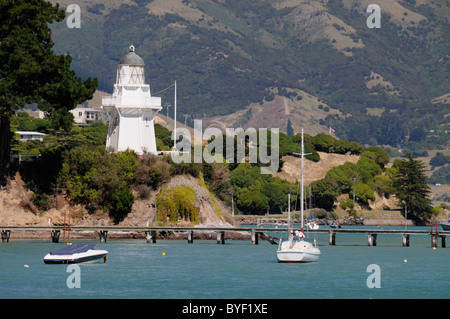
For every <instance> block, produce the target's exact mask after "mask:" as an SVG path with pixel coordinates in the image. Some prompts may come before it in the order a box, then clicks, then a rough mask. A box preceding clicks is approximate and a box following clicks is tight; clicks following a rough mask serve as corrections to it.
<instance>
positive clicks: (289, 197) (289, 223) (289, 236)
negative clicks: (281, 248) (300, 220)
mask: <svg viewBox="0 0 450 319" xmlns="http://www.w3.org/2000/svg"><path fill="white" fill-rule="evenodd" d="M288 234H289V235H288V240H292V232H291V193H289V194H288Z"/></svg>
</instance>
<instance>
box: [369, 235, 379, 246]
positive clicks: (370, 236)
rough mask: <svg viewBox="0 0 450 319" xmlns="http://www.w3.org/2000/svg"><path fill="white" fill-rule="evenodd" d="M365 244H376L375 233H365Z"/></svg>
mask: <svg viewBox="0 0 450 319" xmlns="http://www.w3.org/2000/svg"><path fill="white" fill-rule="evenodd" d="M367 244H368V245H369V246H376V245H377V234H367Z"/></svg>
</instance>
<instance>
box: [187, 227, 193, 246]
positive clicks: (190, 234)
mask: <svg viewBox="0 0 450 319" xmlns="http://www.w3.org/2000/svg"><path fill="white" fill-rule="evenodd" d="M192 243H194V231H193V230H191V231H188V244H192Z"/></svg>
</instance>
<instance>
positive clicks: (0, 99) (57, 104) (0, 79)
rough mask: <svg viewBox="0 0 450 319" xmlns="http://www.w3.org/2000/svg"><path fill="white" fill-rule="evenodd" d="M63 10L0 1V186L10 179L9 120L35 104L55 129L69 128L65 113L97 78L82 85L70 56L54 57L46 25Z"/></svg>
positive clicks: (38, 0) (28, 1)
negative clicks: (21, 110) (28, 104)
mask: <svg viewBox="0 0 450 319" xmlns="http://www.w3.org/2000/svg"><path fill="white" fill-rule="evenodd" d="M64 17H65V12H64V11H63V10H60V9H59V5H55V6H54V5H52V4H51V3H50V2H47V1H44V0H0V43H1V45H0V185H4V184H5V183H6V181H7V178H8V176H9V173H10V172H9V169H10V165H9V163H10V151H11V138H12V133H11V129H10V128H11V124H10V123H11V118H12V116H13V115H14V112H15V111H17V110H18V109H20V108H21V107H23V106H24V105H25V104H26V103H32V102H36V103H38V106H39V108H40V109H41V110H43V111H44V112H46V113H47V115H48V116H49V118H50V119H51V120H52V123H53V126H54V128H59V126H61V125H63V127H64V128H65V129H66V130H67V128H68V127H69V123H70V124H71V121H70V115H68V112H67V111H68V110H70V109H73V108H74V107H75V106H76V105H77V104H78V103H80V102H83V101H85V100H87V99H89V98H92V94H93V93H94V91H95V89H96V87H97V85H98V81H97V79H94V80H91V79H88V80H86V81H82V80H81V79H80V78H77V77H76V76H75V73H74V71H72V70H70V63H71V61H72V59H71V57H70V56H65V55H59V56H58V55H55V54H54V53H53V51H52V47H53V42H52V38H51V31H50V28H49V24H51V23H53V22H55V21H56V22H61V21H62V20H63V19H64Z"/></svg>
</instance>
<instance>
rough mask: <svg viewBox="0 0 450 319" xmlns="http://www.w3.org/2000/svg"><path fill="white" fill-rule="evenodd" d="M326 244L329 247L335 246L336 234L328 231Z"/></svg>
mask: <svg viewBox="0 0 450 319" xmlns="http://www.w3.org/2000/svg"><path fill="white" fill-rule="evenodd" d="M328 244H329V245H330V246H335V245H336V232H334V231H329V232H328Z"/></svg>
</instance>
